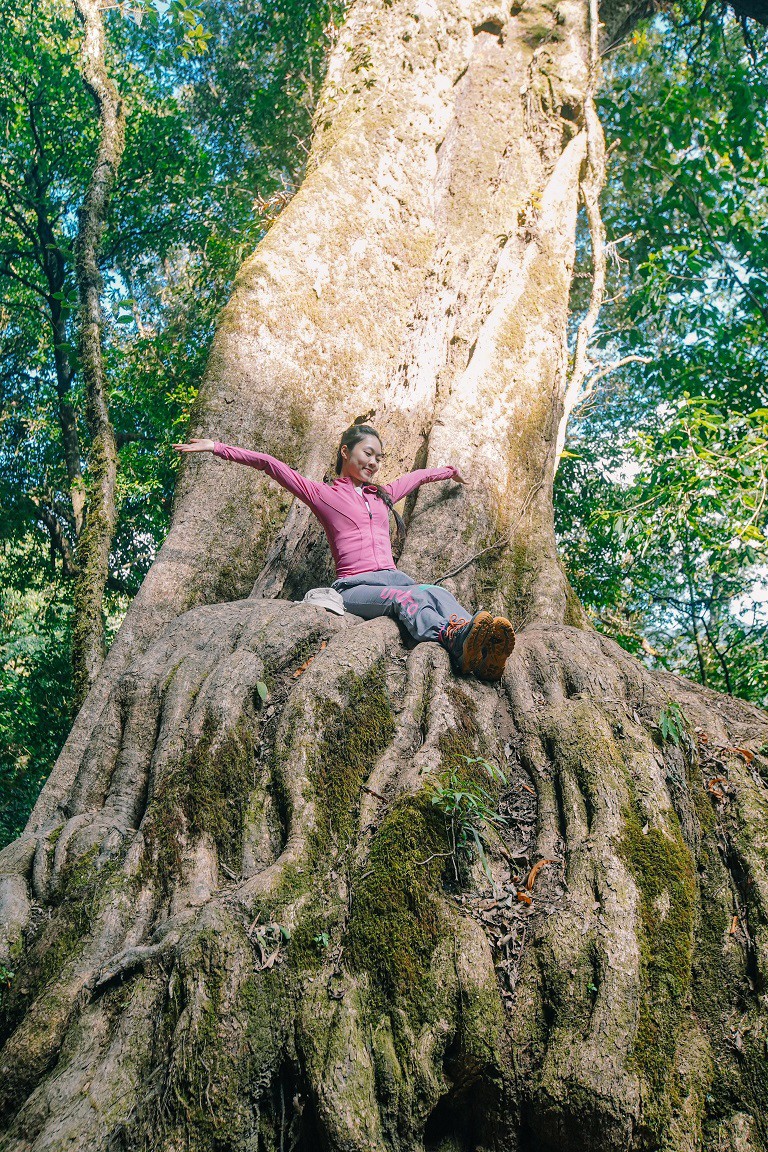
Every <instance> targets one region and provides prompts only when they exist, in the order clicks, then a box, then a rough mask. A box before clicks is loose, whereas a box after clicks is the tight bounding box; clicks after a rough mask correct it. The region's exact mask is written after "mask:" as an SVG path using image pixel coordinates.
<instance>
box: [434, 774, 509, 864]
mask: <svg viewBox="0 0 768 1152" xmlns="http://www.w3.org/2000/svg"><path fill="white" fill-rule="evenodd" d="M461 760H462V763H460V764H450V765H448V766H447V767H445V768H442V769H441V770H440V772H439V773H438V774H437V775H436V777H435V778H434V779H433V780H431V781H430V782H429V783H428V785H427V789H428V792H429V793H430V797H431V802H432V804H433V806H434V807H435V808H436V809H437V810H438V812H440V813H441V814H442V816H443V818H444V820H445V828H446V833H447V836H448V844H449V846H450V853H451V857H452V861H453V869H454V875H455V878H456V879H457V880H458V879H459V870H460V867H461V865H462V864H463V863H471V862H472V860H473V858H474V854H475V852H477V855H478V857H479V859H480V863H481V864H482V866H483V870H484V872H485V873H486V875H487V876H488V879H489V880H491V879H492V876H491V870H490V867H489V865H488V858H487V856H486V851H485V850H486V847H487V844H488V837H489V835H490V834H492V833H494V832H495V833H496V834H497V835H498V829H499V828H501V827H503V825H504V824H506V820H505V818H504V817H503V816H501V815H499V812H498V800H497V797H496V796H494V795H493V794H492V793H491V792H489V791H488V788H487V787H485V786H484V784H483V778H485V779H487V782H488V783H489V784H490V785H493V784H496V785H499V784H501V785H505V784H506V782H507V779H506V776H505V775H504V773H503V772H502V771H501V769H500V768H497V767H496V766H495V765H494V764H489V762H488V761H487V760H484V759H483V758H482V757H480V756H462V757H461Z"/></svg>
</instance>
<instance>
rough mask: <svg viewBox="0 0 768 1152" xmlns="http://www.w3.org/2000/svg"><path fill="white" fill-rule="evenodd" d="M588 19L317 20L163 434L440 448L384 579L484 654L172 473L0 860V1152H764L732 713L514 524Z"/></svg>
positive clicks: (757, 921) (271, 443) (545, 443)
mask: <svg viewBox="0 0 768 1152" xmlns="http://www.w3.org/2000/svg"><path fill="white" fill-rule="evenodd" d="M630 7H631V6H628V5H622V4H619V3H615V4H611V3H610V2H609V0H607V2H606V3H605V4H604V6H603V9H602V11H601V19H602V22H603V25H604V28H603V35H604V37H605V39H606V41H608V42H611V41H612V40H613V39H614V38H615V37H616V36H618V35H620V34H621V33H622V32H623V30H624V29H625V28H626V27H627V25H628V21H629V20H630V18H631V16H632V13H631V12H630V11H629V9H630ZM598 34H599V28H598V22H597V10H596V7H595V6H594V5H593V6H592V8H591V10H590V7H589V6H588V5H587V4H586V3H585V2H584V0H562V2H561V3H559V4H557V5H553V4H547V3H543V2H541V3H540V2H537V0H528V2H527V3H525V4H517V3H515V4H514V5H512V7H511V9H509V8H508V7H504V6H499V5H494V4H492V3H489V4H483V3H482V2H480V0H424V2H419V3H409V2H407V0H358V2H357V3H356V4H354V5H353V6H352V7H351V8H350V10H349V13H348V16H347V20H346V23H345V25H344V27H343V29H342V31H341V33H340V35H339V38H338V41H337V43H336V45H335V48H334V51H333V53H332V56H331V59H330V62H329V67H328V73H327V76H326V80H325V83H324V86H323V90H322V93H321V97H320V101H319V105H318V108H317V112H316V118H315V132H314V138H313V143H312V149H311V153H310V156H309V160H308V165H307V171H306V175H305V179H304V182H303V184H302V186H301V188H300V189H299V191H298V192H297V194H296V195H295V196H294V198H293V199H292V200H291V202H290V204H289V205H288V206H287V207H286V209H285V210H284V211H283V212H282V214H281V215H280V216H279V218H278V219H277V220H276V221H275V223H274V224H273V225H272V227H271V229H270V230H269V232H268V233H267V235H266V237H265V238H264V240H263V241H262V242H261V244H260V245H259V247H258V249H257V250H256V252H255V253H254V254H253V256H252V257H251V258H250V259H249V260H247V261H246V263H245V265H244V266H243V268H242V270H241V272H240V274H239V276H238V279H237V281H236V284H235V287H234V291H233V294H232V298H231V300H230V302H229V304H228V305H227V307H226V308H225V309H224V311H223V313H222V315H221V317H220V321H219V325H218V331H217V335H216V339H215V341H214V345H213V349H212V352H211V356H210V362H209V366H208V371H207V374H206V378H205V382H204V385H203V388H202V390H201V394H200V397H199V403H198V407H197V412H196V416H195V427H194V429H193V431H194V432H196V433H198V434H200V435H206V436H216V437H217V438H219V439H222V440H227V441H229V442H235V443H240V444H244V445H246V446H258V447H259V448H261V449H263V450H267V451H270V452H273V453H274V454H276V455H279V456H281V457H283V458H284V459H287V460H289V461H290V462H291V463H294V464H296V465H298V466H300V467H301V468H302V469H303V470H304V471H305V472H307V473H309V474H311V475H313V476H314V477H316V478H318V479H319V478H321V477H322V476H323V474H324V473H325V472H326V471H327V470H328V469H329V467H330V465H331V464H332V460H333V450H334V444H335V439H336V436H337V435H338V432H339V430H340V429H341V428H342V427H343V426H345V425H346V424H348V423H350V422H351V421H352V420H354V419H356V418H361V417H365V418H366V419H367V420H371V421H375V422H376V423H377V424H378V425H379V426H380V427H381V429H382V432H383V433H384V435H385V439H386V444H387V447H388V450H389V456H388V460H387V467H388V468H389V469H391V470H392V472H393V473H394V472H397V471H400V470H403V469H405V468H409V467H412V466H414V465H418V464H420V463H422V462H423V461H427V462H429V463H434V464H438V463H442V462H445V461H447V460H450V461H452V462H454V463H456V464H458V465H460V466H461V467H462V469H463V470H465V471H466V473H467V474H468V475H469V476H470V477H471V481H472V483H471V487H470V489H469V490H468V491H466V492H465V491H464V490H461V491H454V490H452V489H447V490H444V491H435V490H434V489H431V490H427V491H425V492H424V493H423V494H422V495H421V496H419V498H418V500H416V501H415V503H414V504H413V506H412V507H408V508H406V510H405V511H406V514H407V520H408V533H407V539H406V543H405V548H404V551H403V555H402V557H401V560H400V564H401V566H402V567H403V568H405V569H406V570H407V571H411V572H413V573H417V574H418V575H419V576H421V578H423V579H425V580H428V579H433V580H434V579H439V578H442V579H444V580H445V581H446V582H449V581H450V582H451V586H452V587H453V588H454V589H455V590H456V592H457V593H458V594H459V596H460V597H461V598H462V599H464V600H469V601H472V602H475V603H479V602H483V603H484V604H485V605H486V606H487V607H492V608H504V609H505V610H506V612H507V613H508V614H510V615H511V616H512V618H513V619H514V621H515V623H516V625H517V627H518V628H519V641H518V646H517V649H516V651H515V653H514V655H513V657H512V659H511V660H510V662H509V664H508V667H507V671H506V674H505V679H504V682H503V684H502V685H501V686H500V688H499V689H498V690H497V689H496V688H495V687H492V686H489V685H484V684H480V683H475V682H473V681H469V680H464V681H459V680H457V679H456V678H455V677H454V676H453V675H452V674H451V672H450V669H449V666H448V662H447V657H446V654H445V653H444V652H443V650H442V649H440V648H438V647H437V646H434V645H427V644H425V645H421V646H419V647H417V648H416V649H415V650H413V651H410V652H407V651H406V650H405V649H404V647H403V644H402V641H401V638H400V636H399V633H398V630H397V627H396V625H395V624H394V622H392V621H391V620H387V619H383V620H379V621H373V622H369V623H361V622H360V621H357V620H356V619H354V618H350V617H344V618H342V619H339V618H337V617H329V616H327V615H326V614H325V613H324V611H322V610H320V609H317V608H314V607H310V606H309V605H302V604H296V603H294V600H295V599H296V598H297V597H298V596H299V595H300V594H301V592H302V591H303V590H304V589H305V588H306V587H308V586H310V585H312V584H314V583H318V582H324V581H326V580H327V579H328V555H327V551H326V550H325V547H324V545H323V543H322V540H321V539H320V537H319V533H318V530H317V529H316V527H315V526H314V525H313V523H312V522H311V521H310V520H309V517H308V514H307V512H306V510H305V509H304V508H303V507H301V506H295V505H294V506H293V507H290V508H289V507H288V505H287V502H286V500H285V498H284V497H283V495H282V494H281V492H280V491H276V490H275V489H274V488H271V487H269V485H268V483H262V478H261V477H258V476H255V475H254V474H252V473H250V472H248V471H246V470H244V469H237V468H235V467H231V466H230V467H227V466H225V465H223V464H221V463H220V462H218V461H215V460H214V461H209V460H206V461H203V462H201V461H193V462H190V463H189V464H188V465H187V467H186V470H185V471H184V473H183V475H182V477H181V481H180V484H179V488H178V492H177V501H176V508H175V513H174V517H173V524H172V527H171V531H170V534H169V536H168V539H167V541H166V543H165V545H164V546H163V549H162V550H161V552H160V554H159V555H158V558H157V560H156V561H155V563H154V565H153V567H152V569H151V570H150V572H149V574H148V576H147V578H146V580H145V582H144V584H143V586H142V588H141V591H140V592H139V594H138V595H137V597H136V599H135V600H134V602H133V604H132V606H131V609H130V611H129V613H128V616H127V618H126V620H125V623H124V624H123V627H122V630H121V632H120V634H119V635H118V637H117V639H116V641H115V643H114V644H113V647H112V649H111V651H110V653H109V656H108V658H107V661H106V663H105V665H104V668H103V670H102V673H101V675H100V677H99V679H98V681H97V683H96V684H95V686H94V688H93V689H92V691H91V693H90V695H89V697H88V699H87V701H86V703H85V705H84V706H83V708H82V710H81V712H80V715H79V717H78V719H77V722H76V724H75V726H74V728H73V731H72V734H71V737H70V740H69V741H68V743H67V746H66V747H65V749H64V751H63V753H62V755H61V757H60V759H59V761H58V763H57V765H56V767H55V769H54V771H53V773H52V775H51V778H50V780H49V782H48V784H47V785H46V787H45V789H44V790H43V793H42V794H41V796H40V799H39V801H38V803H37V805H36V807H35V810H34V812H33V814H32V817H31V820H30V823H29V825H28V828H27V830H26V832H25V833H24V835H23V836H22V837H21V838H20V839H19V840H17V841H16V842H15V843H14V844H12V845H10V846H9V847H8V848H7V849H6V850H5V851H4V853H3V855H2V869H3V872H2V880H1V882H0V883H1V885H2V888H1V890H2V896H3V907H4V914H3V926H4V927H3V930H4V933H5V937H6V939H5V944H6V949H7V955H8V957H9V959H7V960H6V965H7V967H6V972H5V977H6V984H7V985H9V987H8V988H6V990H5V992H4V1002H3V1014H4V1025H5V1030H6V1033H7V1036H8V1038H7V1040H6V1044H5V1047H4V1049H3V1053H2V1057H0V1071H1V1072H2V1076H0V1085H2V1087H0V1094H2V1099H3V1109H4V1113H5V1115H6V1116H7V1118H8V1127H7V1129H6V1135H5V1137H4V1143H3V1145H2V1146H3V1148H7V1149H21V1148H22V1147H23V1148H35V1149H44V1148H45V1149H51V1148H60V1147H64V1146H65V1145H69V1144H71V1143H73V1142H75V1143H77V1146H78V1147H82V1148H94V1149H95V1148H107V1147H108V1148H132V1149H133V1148H138V1147H147V1148H163V1149H177V1148H178V1149H181V1148H211V1149H214V1148H217V1149H230V1148H231V1149H235V1148H243V1149H244V1148H251V1149H277V1148H294V1149H304V1150H309V1149H314V1148H330V1149H333V1150H339V1152H340V1150H345V1152H352V1150H360V1152H363V1150H365V1152H370V1150H372V1149H414V1150H415V1149H441V1150H443V1152H448V1149H456V1148H462V1149H475V1148H484V1149H491V1148H498V1149H501V1148H505V1149H507V1148H516V1147H531V1148H537V1149H586V1148H601V1149H604V1148H608V1149H614V1148H615V1149H619V1148H627V1147H633V1148H660V1147H664V1148H669V1149H698V1148H713V1149H714V1148H724V1149H725V1148H727V1149H731V1150H732V1152H737V1150H747V1149H759V1148H764V1147H765V1145H766V1140H767V1136H768V1133H766V1121H765V1116H766V1112H767V1111H768V1108H767V1105H768V1082H767V1081H766V1074H765V1045H766V1041H767V1040H768V1033H767V1032H766V1023H765V1016H764V1013H763V1004H764V998H765V980H766V960H767V957H766V947H767V946H768V940H767V938H766V923H767V921H768V911H767V909H766V899H768V877H767V876H766V871H765V846H766V836H767V835H768V826H767V824H766V819H767V817H768V811H767V809H766V795H765V788H766V783H765V781H766V774H767V773H768V762H767V761H766V760H765V759H764V757H763V755H762V752H761V749H763V747H764V743H763V742H764V741H765V740H766V737H767V736H768V724H767V723H766V719H765V717H764V715H763V714H762V713H761V712H759V710H757V709H755V708H753V707H751V706H749V705H746V704H741V703H739V702H738V701H735V700H733V699H731V698H729V697H721V696H718V695H717V694H715V693H713V692H711V691H708V690H707V689H705V688H700V687H697V686H694V685H691V684H689V683H688V682H686V681H682V680H679V679H676V678H674V677H672V676H669V675H666V674H658V673H656V674H652V673H651V672H650V671H649V670H648V669H646V668H645V667H644V666H643V665H641V664H640V663H638V662H637V661H636V660H635V659H634V658H633V657H631V656H630V655H628V654H627V653H625V652H623V651H622V650H621V649H620V648H618V647H617V646H616V645H615V644H614V643H613V642H612V641H611V640H609V639H607V638H606V637H603V636H601V635H599V634H598V633H596V632H595V631H593V630H592V629H591V628H589V627H588V625H587V621H586V619H585V617H584V614H583V613H582V611H581V609H580V607H579V604H578V602H577V600H576V598H575V596H574V595H573V593H572V591H571V590H570V588H569V584H568V581H567V578H566V576H565V572H564V569H563V566H562V564H561V561H560V559H559V557H558V554H557V550H556V547H555V540H554V531H553V515H552V478H553V471H554V465H555V457H556V451H557V444H558V431H559V427H560V424H561V420H562V418H563V414H564V411H565V409H566V406H567V402H568V399H569V397H572V396H573V393H574V389H573V379H572V377H570V376H569V359H568V349H567V313H568V299H569V290H570V283H571V276H572V271H573V263H574V235H575V228H576V216H577V209H578V204H579V198H580V196H583V197H584V199H585V201H586V203H587V207H588V211H589V216H590V221H591V224H592V234H593V239H594V244H595V256H596V258H595V268H596V271H597V272H598V275H597V276H596V292H595V294H594V298H593V307H592V308H591V309H590V310H589V313H588V315H587V321H586V323H587V327H586V328H583V329H582V338H581V341H580V343H579V344H577V355H576V359H575V368H576V370H578V367H579V355H580V353H579V348H582V349H583V347H584V344H585V342H586V341H587V339H588V337H589V327H588V325H589V323H590V322H591V319H590V317H594V312H595V310H596V306H597V303H598V296H599V289H600V274H599V270H600V264H601V259H600V246H601V241H602V238H601V227H600V221H599V213H598V211H597V194H598V191H599V185H600V181H601V179H602V171H603V142H602V134H601V129H600V125H599V123H598V120H597V117H596V115H595V109H594V104H593V91H594V86H595V84H596V83H597V81H598ZM577 382H578V381H577ZM569 385H570V391H569ZM449 574H450V575H449ZM485 764H491V765H493V766H494V769H493V771H492V772H490V773H489V772H488V770H487V768H486V767H485V766H484V765H485ZM462 797H464V798H465V799H466V798H467V797H469V798H470V800H472V801H473V804H472V805H470V806H468V805H467V804H466V803H463V802H462ZM497 806H498V811H497V810H496V809H497ZM499 813H500V814H501V815H500V816H499ZM475 834H477V841H474V835H475ZM473 842H476V843H478V845H479V850H476V851H474V852H473V851H472V850H471V848H470V845H471V844H472V843H473ZM11 972H13V976H11V975H10V973H11Z"/></svg>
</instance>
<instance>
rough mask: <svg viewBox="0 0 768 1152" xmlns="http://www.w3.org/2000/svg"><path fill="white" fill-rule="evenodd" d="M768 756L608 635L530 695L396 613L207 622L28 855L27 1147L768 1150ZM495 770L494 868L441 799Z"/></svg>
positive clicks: (122, 698)
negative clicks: (461, 660) (414, 634)
mask: <svg viewBox="0 0 768 1152" xmlns="http://www.w3.org/2000/svg"><path fill="white" fill-rule="evenodd" d="M299 670H301V671H300V674H299V675H296V673H297V672H299ZM264 685H266V686H267V688H268V691H269V696H268V699H266V700H264V699H263V698H262V697H263V695H264V688H263V687H261V688H260V687H259V686H264ZM671 700H676V701H677V702H678V703H679V704H680V706H681V708H682V710H683V714H684V716H685V717H686V718H687V722H686V725H685V726H684V730H681V731H680V733H679V742H678V743H677V744H676V743H674V742H672V741H670V740H664V739H663V737H662V734H661V729H660V718H661V713H662V710H663V709H665V708H668V707H669V704H670V701H671ZM767 735H768V724H766V719H765V717H764V716H763V714H762V713H760V712H759V711H758V710H757V709H754V708H751V707H749V706H747V705H743V704H739V703H738V702H736V701H733V700H730V699H725V698H722V697H718V696H716V695H715V694H714V693H711V692H708V691H706V690H702V689H698V688H696V687H695V686H694V685H690V684H687V683H685V682H683V681H680V680H678V679H676V678H674V677H667V676H659V675H653V674H651V673H650V672H649V671H648V670H647V669H645V668H643V667H642V666H641V665H640V664H638V663H637V662H636V661H635V660H633V659H632V658H630V657H629V656H627V655H626V653H623V652H622V651H621V650H620V649H618V648H617V647H616V646H615V645H614V644H613V643H611V642H610V641H608V640H606V639H605V638H604V637H601V636H599V635H598V634H596V633H590V632H582V631H577V630H575V629H570V628H562V627H547V628H540V629H531V630H529V631H528V632H525V633H523V634H522V635H521V637H520V639H519V642H518V647H517V649H516V650H515V654H514V656H513V658H512V660H511V661H510V663H509V665H508V670H507V674H506V678H505V682H504V684H503V686H502V687H501V688H500V689H498V690H497V689H496V688H494V687H492V686H489V685H486V684H480V683H476V682H473V681H471V680H463V681H459V680H457V679H456V678H455V677H454V676H453V675H452V673H451V671H450V668H449V665H448V661H447V656H446V654H445V652H444V651H443V650H442V649H440V648H438V647H437V646H434V645H421V646H419V647H417V648H416V649H415V650H414V651H412V652H410V653H408V654H406V653H405V651H404V649H403V647H402V645H401V642H400V638H399V634H398V631H397V628H396V626H395V625H394V623H393V622H392V621H389V620H380V621H375V622H371V623H369V624H362V623H358V622H353V621H351V620H350V619H349V618H343V619H342V620H339V619H338V618H337V617H334V616H329V615H327V614H325V613H323V612H321V611H319V610H317V609H312V608H309V607H308V606H304V605H301V606H288V605H286V604H284V603H281V602H277V601H257V600H251V601H242V602H238V603H235V604H229V605H220V606H218V607H216V608H204V609H197V610H195V611H194V612H193V613H190V614H189V615H188V616H187V617H186V618H182V620H180V621H179V622H178V623H177V624H175V625H172V626H171V627H170V628H169V629H168V630H167V631H166V632H165V633H164V634H163V635H162V636H161V637H160V638H159V640H158V641H157V642H156V643H155V644H154V645H153V646H152V647H151V648H150V649H148V650H147V652H146V653H145V654H144V655H143V656H142V657H141V658H140V659H139V660H138V661H137V663H136V665H135V666H134V667H133V668H131V669H130V670H129V671H128V672H127V673H126V674H125V676H124V677H123V678H122V680H121V681H120V683H119V684H118V685H117V687H116V688H115V690H114V692H113V695H112V697H111V698H110V700H109V701H108V703H107V705H106V707H105V708H104V711H103V713H102V716H101V719H100V721H99V727H98V743H97V744H96V745H95V746H94V745H92V746H91V748H90V749H89V751H88V754H87V755H85V756H83V758H82V761H81V763H80V765H79V768H78V771H77V774H76V777H75V780H74V783H73V787H72V792H71V797H70V800H69V801H68V803H67V805H66V806H63V807H62V809H61V810H60V811H59V812H58V813H56V814H55V815H54V816H53V817H52V818H51V820H50V821H49V823H48V825H47V826H46V827H43V828H40V829H39V830H38V832H37V833H35V834H34V836H27V837H26V838H25V839H22V840H21V841H18V842H17V843H16V844H15V845H12V846H11V847H10V848H9V849H7V850H6V851H5V852H4V853H3V855H2V858H1V859H2V869H3V872H2V882H1V883H0V892H1V893H2V895H3V898H4V900H5V908H6V912H5V916H4V919H3V922H4V924H5V925H6V931H7V933H8V945H7V951H6V953H5V955H6V956H7V959H6V963H7V964H8V966H9V967H10V968H11V969H12V970H13V971H14V972H15V974H16V975H15V977H14V979H13V981H12V985H11V988H10V989H9V990H7V991H5V992H4V998H3V1009H2V1010H3V1017H4V1027H5V1032H6V1035H7V1040H6V1044H5V1048H4V1050H3V1055H2V1060H1V1070H2V1103H3V1110H4V1115H5V1116H6V1118H7V1124H8V1126H7V1128H6V1130H5V1133H6V1134H5V1136H4V1138H3V1142H2V1147H3V1149H8V1150H13V1152H20V1150H21V1149H22V1148H24V1149H36V1150H38V1149H39V1150H42V1149H52V1148H63V1147H64V1146H66V1145H67V1144H68V1142H69V1141H70V1140H71V1139H72V1137H73V1135H74V1134H76V1136H77V1143H78V1147H80V1148H84V1149H87V1148H93V1149H96V1148H99V1149H101V1148H106V1147H109V1148H121V1147H122V1148H131V1149H134V1148H139V1147H147V1148H153V1149H154V1148H162V1149H169V1150H170V1149H174V1150H175V1149H177V1148H178V1149H181V1148H188V1147H193V1148H206V1149H208V1148H211V1149H213V1148H233V1149H234V1148H241V1147H242V1148H245V1147H250V1148H256V1149H265V1150H266V1149H273V1148H274V1149H277V1148H279V1147H281V1146H282V1147H283V1148H289V1147H292V1148H294V1149H304V1150H306V1152H308V1150H309V1149H314V1148H321V1147H327V1148H330V1149H333V1150H334V1152H337V1150H338V1152H342V1150H343V1152H363V1150H365V1152H370V1150H371V1149H382V1150H383V1149H398V1150H400V1149H403V1150H405V1149H408V1150H414V1152H415V1150H419V1152H421V1150H422V1149H434V1150H437V1149H440V1150H443V1152H448V1149H454V1148H483V1149H494V1148H497V1149H501V1148H504V1149H508V1148H515V1147H518V1146H519V1147H521V1148H522V1147H535V1148H536V1149H542V1150H544V1149H550V1148H551V1149H556V1148H557V1149H574V1150H582V1149H593V1148H594V1149H597V1148H601V1149H614V1148H615V1149H619V1148H622V1149H623V1148H648V1149H651V1148H660V1147H664V1148H667V1149H680V1150H682V1149H705V1148H712V1149H714V1148H718V1149H719V1148H724V1149H731V1150H732V1152H743V1150H748V1149H761V1148H764V1147H765V1146H766V1134H765V1131H764V1123H765V1122H764V1120H763V1116H764V1115H765V1110H766V1105H768V1094H767V1091H766V1079H765V1072H764V1067H765V1061H764V1045H765V1038H766V1029H765V1016H764V1010H763V1003H764V995H765V993H764V989H765V974H766V924H767V923H768V916H767V915H766V894H767V893H768V888H767V887H766V863H765V861H766V853H765V848H766V837H767V836H768V795H767V792H768V789H767V786H766V779H768V761H766V759H765V758H764V757H763V755H762V753H761V752H760V751H759V750H760V749H761V748H763V747H764V742H765V741H766V737H767ZM699 750H700V752H701V755H700V754H699ZM753 754H754V755H753ZM475 755H482V756H484V757H486V758H487V759H489V760H491V761H493V762H495V763H496V764H498V765H499V766H501V767H502V768H503V770H504V771H505V773H506V774H507V778H508V784H507V786H506V788H504V789H502V791H501V793H500V795H499V800H498V802H499V805H500V810H501V811H502V812H504V813H506V815H507V817H508V823H507V825H506V827H505V829H504V832H503V834H502V838H501V840H500V841H499V842H498V843H497V842H489V849H488V863H489V866H490V868H491V870H492V875H493V883H491V882H490V881H489V878H488V877H487V876H486V874H485V872H484V871H483V870H482V868H480V866H479V864H478V862H477V861H476V862H475V864H474V866H472V867H471V868H468V867H467V863H466V862H462V861H456V860H455V859H453V858H452V856H451V845H450V840H449V838H448V836H447V835H446V828H445V826H444V823H443V820H442V817H441V816H440V815H439V814H438V812H437V810H436V808H435V807H434V805H433V804H432V803H431V795H430V791H429V787H430V782H435V781H436V780H438V779H439V778H440V773H441V771H442V770H443V769H445V768H446V767H449V766H453V767H456V766H460V765H461V764H465V763H466V762H465V761H463V760H462V757H466V756H470V757H471V756H475ZM713 781H714V783H713ZM534 793H535V795H534ZM542 861H546V863H544V864H542V863H541V862H542ZM536 865H538V867H536ZM249 1141H250V1143H249Z"/></svg>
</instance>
